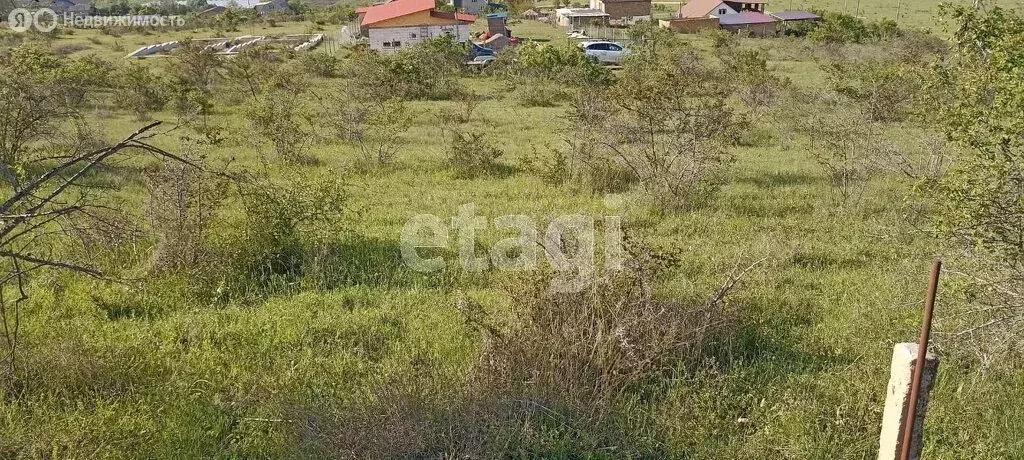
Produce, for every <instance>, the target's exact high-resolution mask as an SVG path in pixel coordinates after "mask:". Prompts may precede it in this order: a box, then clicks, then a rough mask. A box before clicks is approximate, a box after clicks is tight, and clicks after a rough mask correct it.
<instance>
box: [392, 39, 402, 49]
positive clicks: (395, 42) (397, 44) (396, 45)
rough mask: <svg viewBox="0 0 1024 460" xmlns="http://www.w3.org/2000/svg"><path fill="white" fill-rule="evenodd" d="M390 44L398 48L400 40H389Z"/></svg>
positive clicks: (400, 44) (400, 43)
mask: <svg viewBox="0 0 1024 460" xmlns="http://www.w3.org/2000/svg"><path fill="white" fill-rule="evenodd" d="M391 46H394V47H395V48H398V47H399V46H402V42H400V41H398V40H395V41H393V42H391Z"/></svg>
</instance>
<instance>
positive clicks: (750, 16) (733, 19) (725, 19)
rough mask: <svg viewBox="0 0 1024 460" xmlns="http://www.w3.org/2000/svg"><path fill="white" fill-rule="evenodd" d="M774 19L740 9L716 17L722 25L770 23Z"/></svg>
mask: <svg viewBox="0 0 1024 460" xmlns="http://www.w3.org/2000/svg"><path fill="white" fill-rule="evenodd" d="M773 22H775V20H774V19H772V18H770V17H768V16H765V15H763V14H761V13H758V12H757V11H742V12H739V13H736V14H723V15H721V16H719V17H718V23H719V24H721V25H723V26H739V25H745V24H770V23H773Z"/></svg>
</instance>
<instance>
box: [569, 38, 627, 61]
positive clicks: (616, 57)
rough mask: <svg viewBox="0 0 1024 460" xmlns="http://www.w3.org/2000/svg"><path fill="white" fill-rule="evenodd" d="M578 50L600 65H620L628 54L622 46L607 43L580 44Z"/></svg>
mask: <svg viewBox="0 0 1024 460" xmlns="http://www.w3.org/2000/svg"><path fill="white" fill-rule="evenodd" d="M580 48H583V53H584V54H586V55H587V57H589V58H591V59H593V60H595V61H597V62H600V63H602V64H621V63H622V58H623V57H625V56H626V55H627V54H629V50H628V49H626V48H625V47H623V46H622V45H620V44H618V43H615V42H609V41H586V42H580Z"/></svg>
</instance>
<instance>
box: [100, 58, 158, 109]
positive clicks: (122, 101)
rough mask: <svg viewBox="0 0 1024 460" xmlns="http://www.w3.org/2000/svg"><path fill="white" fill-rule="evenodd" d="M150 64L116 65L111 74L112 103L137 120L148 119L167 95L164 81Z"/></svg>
mask: <svg viewBox="0 0 1024 460" xmlns="http://www.w3.org/2000/svg"><path fill="white" fill-rule="evenodd" d="M150 69H151V67H150V66H145V65H140V64H134V63H130V64H128V65H123V66H120V67H118V68H117V69H116V70H115V71H114V72H113V74H112V75H111V86H112V87H113V89H114V92H113V102H114V105H115V106H116V107H118V108H120V109H121V110H125V111H127V112H129V113H131V114H133V115H135V118H136V119H137V120H148V119H149V115H150V113H152V112H154V111H157V110H160V109H162V108H163V107H164V105H165V104H167V102H168V100H169V97H168V95H167V89H166V88H165V87H164V82H163V81H161V80H160V77H158V76H157V75H156V74H154V73H153V72H152V70H150Z"/></svg>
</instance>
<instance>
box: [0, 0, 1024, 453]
mask: <svg viewBox="0 0 1024 460" xmlns="http://www.w3.org/2000/svg"><path fill="white" fill-rule="evenodd" d="M121 6H123V5H120V4H116V5H113V6H112V7H117V8H121ZM195 7H197V5H191V6H190V8H193V9H194V8H195ZM335 9H336V11H327V12H324V11H322V10H316V9H313V10H308V9H306V8H305V7H304V6H303V5H298V4H296V5H295V11H293V12H291V13H289V14H290V15H293V13H294V14H301V15H303V16H304V17H306V18H305V19H306V21H305V22H291V21H288V19H289V18H292V16H283V17H279V18H278V19H280V22H276V20H275V23H274V24H268V23H266V22H263V23H257V22H254V21H255V20H254V19H252V18H241V17H238V18H232V17H228V18H227V19H223V18H224V16H223V15H222V16H218V18H221V19H216V20H214V21H211V24H208V25H206V26H204V27H212V28H214V29H215V30H228V29H229V28H242V29H246V28H252V30H253V33H256V31H259V30H262V31H266V30H272V29H273V30H281V31H282V33H292V32H297V31H302V30H304V29H305V28H307V27H318V26H319V25H318V22H317V21H319V22H323V23H325V24H326V23H328V22H325V21H328V20H333V19H329V18H325V17H323V16H324V15H329V16H331V17H338V18H341V17H346V18H347V17H350V16H351V14H352V11H351V10H350V8H348V7H342V6H339V7H336V8H335ZM944 11H947V12H948V16H949V18H951V21H952V24H953V25H954V27H953V28H951V30H950V31H949V35H948V37H949V38H948V40H947V39H946V38H942V37H937V36H935V35H931V34H928V33H925V32H912V31H908V30H901V29H898V28H896V27H895V26H894V24H890V23H882V22H878V23H876V22H873V21H866V20H862V19H859V18H856V17H853V16H849V15H827V17H826V21H825V23H824V24H822V27H819V28H816V29H813V30H809V31H807V32H808V37H805V38H798V37H781V38H771V39H754V38H748V37H743V36H735V35H725V34H721V33H716V34H706V35H673V34H670V33H668V32H666V31H663V30H658V29H656V28H653V27H651V26H650V25H640V26H637V27H636V28H634V29H632V30H631V31H630V32H629V34H628V35H629V36H630V38H631V41H630V49H631V52H632V53H631V55H630V56H629V57H628V58H627V59H626V60H625V61H624V63H623V65H622V68H621V69H615V70H612V69H609V68H607V67H603V66H600V65H598V64H597V63H595V62H593V61H591V60H589V59H587V57H586V55H585V54H583V53H582V52H580V50H579V49H578V47H576V46H574V45H573V44H572V43H569V42H568V41H565V42H563V41H562V39H561V30H560V29H554V28H551V27H550V26H548V25H542V24H539V23H530V24H528V23H526V22H524V23H522V24H521V25H515V27H516V28H521V29H523V31H524V32H523V35H524V37H525V36H526V34H527V33H530V34H532V35H536V36H537V37H538V38H547V39H550V41H549V42H547V43H538V42H535V41H529V40H527V41H526V42H525V43H524V44H522V45H520V46H518V47H517V48H514V49H510V50H507V51H506V52H504V53H502V55H501V56H500V57H499V58H498V60H497V61H496V62H494V63H493V64H492V65H491V67H489V68H488V69H486V70H484V71H482V72H470V71H468V70H466V69H464V65H463V64H464V61H465V59H466V56H465V54H466V50H465V49H464V48H463V47H461V45H459V44H457V43H455V42H454V41H453V40H451V39H439V40H433V41H428V42H426V43H424V44H422V45H417V46H413V47H408V48H405V49H403V50H402V51H399V52H396V53H393V54H388V55H383V54H378V53H374V52H371V51H369V50H366V49H362V48H361V47H359V46H358V45H356V46H349V47H345V48H344V49H342V51H341V52H339V53H338V54H337V55H334V54H331V53H328V50H327V49H322V48H321V49H316V50H314V51H312V52H311V53H308V54H298V53H291V52H270V51H269V50H268V49H265V48H259V47H254V48H251V49H248V50H246V51H244V52H242V53H240V54H239V55H238V56H235V57H234V58H232V59H220V58H218V57H216V56H213V55H211V54H208V53H203V52H201V48H200V47H199V46H198V45H195V44H194V43H193V42H189V41H186V42H184V45H183V46H182V48H181V49H179V50H177V51H176V52H175V53H174V54H172V55H171V56H170V57H165V58H159V59H147V60H143V61H141V62H131V63H124V62H121V61H116V60H115V59H120V58H121V56H122V55H123V52H122V51H117V50H115V49H112V48H111V47H112V46H113V44H115V43H119V42H115V41H114V40H115V39H117V40H123V41H124V43H125V45H119V46H126V47H127V48H132V47H133V46H136V45H139V44H140V43H135V42H136V41H145V42H148V41H160V40H164V39H183V38H185V36H184V35H183V34H182V31H165V32H160V35H148V36H147V35H140V34H141V33H142V32H140V31H134V30H107V31H76V32H75V33H74V34H72V35H69V34H66V33H64V32H57V33H55V34H53V35H52V36H47V37H27V36H26V38H19V39H9V38H7V37H0V38H2V41H0V43H3V45H2V46H3V48H2V49H0V64H2V65H0V115H3V116H0V149H2V151H0V154H2V163H3V164H2V166H3V171H2V172H3V179H4V180H3V181H2V183H3V187H4V191H5V195H6V196H8V197H10V198H11V200H10V203H11V204H10V205H4V208H3V216H2V217H3V218H2V219H0V220H2V226H0V243H3V246H2V248H0V250H2V252H0V266H2V268H3V272H2V277H0V306H2V311H0V316H2V319H3V326H4V328H3V330H2V332H3V333H2V335H0V358H2V360H3V361H2V365H3V367H2V369H0V456H3V457H13V458H36V457H80V456H87V457H119V458H123V457H132V458H134V457H228V458H242V457H275V458H276V457H289V458H290V457H300V458H306V457H310V458H322V457H344V458H420V457H423V458H446V457H468V458H494V457H544V458H578V457H579V458H792V459H804V458H865V457H873V456H874V455H875V454H876V450H877V433H878V429H879V424H880V421H881V410H882V404H883V401H884V398H885V393H886V389H885V388H886V382H887V381H888V378H889V375H888V372H889V358H890V353H891V349H892V345H893V343H895V342H903V341H911V340H914V339H915V338H916V333H917V330H918V327H919V321H920V313H919V306H920V301H921V298H922V296H923V290H924V284H925V273H926V269H927V265H928V262H929V260H930V259H931V258H933V257H942V258H944V259H945V260H946V261H947V266H948V267H949V271H948V272H947V274H946V275H944V276H945V277H944V279H943V285H942V290H941V294H940V300H939V304H940V309H939V312H938V324H937V325H936V327H937V330H936V341H935V346H936V351H938V352H939V353H940V354H941V355H942V358H943V360H944V362H943V364H942V366H941V368H940V377H939V380H938V381H937V383H936V387H935V390H934V393H933V397H932V402H931V405H930V407H929V411H928V419H927V420H928V421H927V424H926V426H925V443H926V450H925V452H924V456H925V457H926V458H939V459H953V458H979V459H980V458H1014V457H1018V456H1020V455H1021V452H1024V445H1022V444H1021V443H1022V440H1024V425H1022V424H1021V422H1020V420H1019V414H1020V413H1021V411H1022V410H1024V408H1022V406H1021V404H1022V402H1021V401H1024V393H1022V391H1024V390H1022V389H1024V385H1022V383H1024V374H1022V372H1021V370H1020V369H1021V366H1020V364H1021V359H1022V357H1021V356H1020V354H1019V349H1020V347H1019V337H1020V332H1021V331H1020V327H1019V325H1020V318H1021V315H1020V312H1021V307H1020V306H1019V304H1018V302H1017V301H1018V299H1019V295H1018V293H1020V292H1021V289H1022V286H1021V281H1022V280H1021V277H1020V276H1019V274H1020V269H1021V266H1020V265H1021V261H1022V260H1024V258H1022V255H1024V249H1022V245H1021V240H1020V234H1021V231H1020V230H1021V228H1020V227H1021V225H1020V223H1021V222H1022V219H1021V216H1022V215H1024V214H1022V211H1024V209H1022V208H1021V196H1022V195H1021V190H1024V188H1022V187H1021V185H1022V184H1024V182H1021V177H1022V172H1021V171H1020V168H1021V165H1022V164H1024V159H1022V158H1020V154H1021V152H1022V149H1021V147H1022V145H1024V144H1022V142H1021V139H1022V136H1021V133H1022V132H1024V125H1022V124H1021V123H1022V122H1021V120H1020V116H1019V114H1020V113H1021V111H1022V110H1024V107H1022V104H1021V101H1022V100H1024V93H1022V92H1021V87H1022V86H1021V84H1020V81H1021V79H1020V78H1019V77H1020V69H1022V68H1024V56H1022V50H1024V42H1022V41H1021V40H1022V37H1024V20H1022V19H1021V17H1020V16H1019V15H1018V14H1016V13H1013V12H1011V11H1008V10H1001V9H991V10H989V11H987V12H977V11H975V10H972V9H963V8H954V9H950V10H944ZM309 16H312V17H313V18H312V19H311V18H309ZM310 20H312V21H313V22H312V23H311V22H310ZM338 20H339V21H340V20H341V19H338ZM311 24H312V25H311ZM479 26H480V25H477V27H479ZM145 33H153V32H151V31H146V32H145ZM247 33H248V32H247ZM275 33H276V32H275ZM115 35H118V36H116V37H115ZM197 35H198V34H197ZM527 38H529V37H527ZM90 39H91V40H90ZM22 42H28V43H22ZM97 42H98V43H97ZM72 43H76V44H77V43H82V44H87V45H84V46H88V47H89V48H88V49H77V50H74V51H73V52H70V54H67V55H64V56H59V54H63V53H58V51H59V47H61V46H63V45H68V44H72ZM950 44H952V45H954V46H950ZM72 48H75V47H72ZM72 48H63V51H64V52H69V51H70V50H72ZM142 120H147V121H142ZM148 120H159V121H162V122H163V123H162V124H156V123H155V122H151V121H148ZM143 126H145V129H143V130H139V129H140V128H141V127H143ZM137 130H139V131H137ZM133 133H134V134H133ZM69 162H70V163H69ZM82 162H84V163H85V164H87V165H85V166H83V163H82ZM53 171H57V172H56V173H53ZM47 177H49V178H51V179H52V181H50V182H45V183H44V184H43V185H42V186H38V187H36V186H35V185H33V184H36V183H37V180H39V179H40V178H47ZM62 184H63V185H62ZM26 190H27V191H28V192H26ZM54 192H57V193H55V194H54V195H52V196H53V197H57V199H54V198H47V197H50V196H51V195H50V194H51V193H54ZM465 205H472V206H465ZM466 209H472V210H473V212H475V216H476V217H479V218H481V219H474V220H472V221H471V222H472V225H474V226H475V227H474V229H475V237H476V241H475V245H474V246H472V247H471V248H470V249H472V250H473V253H472V254H469V255H470V256H475V257H477V258H484V256H491V257H492V258H495V257H498V256H501V257H514V256H517V255H523V254H532V255H533V256H535V257H536V258H537V259H538V260H539V261H540V263H539V265H538V267H537V269H536V270H532V271H505V270H502V269H500V268H497V267H493V266H491V267H489V268H483V269H477V268H476V267H467V266H464V265H462V264H461V263H460V260H459V259H460V256H463V257H465V256H466V254H464V253H462V252H463V251H464V248H462V247H460V246H459V242H460V241H461V240H462V239H463V236H464V234H463V233H461V232H462V230H464V229H460V230H459V231H456V230H454V229H451V228H449V227H448V222H451V221H453V220H456V219H464V218H465V216H464V215H463V213H464V211H465V210H466ZM422 215H434V216H436V217H437V218H438V219H439V220H440V222H442V224H441V227H442V229H448V230H449V237H448V239H447V244H442V245H439V246H438V247H423V248H419V250H418V251H419V254H420V255H421V256H424V257H439V258H440V259H441V260H442V261H443V263H442V264H441V266H440V268H439V269H438V270H436V271H433V272H421V271H417V270H414V269H413V268H412V267H410V266H409V265H407V264H406V263H405V262H404V261H403V248H402V246H401V243H402V241H401V237H402V235H403V234H404V233H405V230H406V224H407V223H408V222H410V221H411V220H413V219H414V218H416V217H417V216H422ZM452 216H455V217H454V218H453V219H449V218H450V217H452ZM500 216H505V217H506V218H508V217H525V218H526V220H528V221H529V222H530V224H531V225H532V226H534V230H536V231H537V233H536V234H529V233H527V234H525V236H524V235H523V234H518V235H516V234H514V232H515V227H505V226H504V224H507V219H501V220H499V217H500ZM588 217H590V218H593V222H592V223H591V224H590V225H593V226H594V229H595V234H596V235H598V237H597V238H596V240H597V241H596V242H594V241H591V242H590V243H596V247H597V249H596V250H595V252H594V253H593V254H590V255H589V256H590V257H591V259H589V260H588V258H587V257H588V254H587V249H588V246H587V244H588V241H587V238H585V237H583V236H580V235H566V234H558V235H555V236H556V237H553V236H552V235H551V234H550V233H545V229H547V230H549V231H550V228H551V226H552V225H556V224H558V223H560V222H562V223H564V221H565V220H566V219H569V218H571V220H574V221H576V220H583V221H586V218H588ZM480 220H482V221H483V222H484V223H483V224H479V221H480ZM619 226H621V233H622V234H623V235H624V236H623V239H624V249H623V252H622V254H620V255H621V257H622V260H621V261H620V262H621V264H619V265H621V268H622V269H621V270H615V269H614V268H616V267H617V264H616V260H617V255H616V253H615V252H614V250H612V249H610V247H609V246H606V245H605V242H606V241H607V240H605V238H610V237H609V235H613V236H614V235H615V234H616V231H617V229H618V227H619ZM515 237H519V238H520V240H519V241H520V242H525V245H524V246H521V247H517V248H512V249H508V241H509V239H510V238H515ZM495 247H496V248H498V249H508V250H507V251H504V253H502V251H500V250H498V249H494V250H492V249H493V248H495ZM555 253H560V254H563V256H571V257H576V258H575V259H573V260H574V261H576V262H581V261H582V262H588V261H589V262H590V264H581V265H577V266H573V268H574V269H576V270H578V271H577V272H572V273H570V274H577V275H580V276H581V277H583V278H584V279H588V280H589V281H590V282H589V283H587V284H586V286H585V288H584V289H582V290H579V291H573V292H561V291H557V290H552V289H551V286H552V283H553V280H556V279H559V278H560V277H561V276H565V275H566V272H563V271H560V270H559V265H558V264H557V261H556V262H549V261H548V260H549V258H550V257H552V254H555ZM484 260H487V259H484ZM584 275H587V276H590V277H589V278H588V277H586V276H584Z"/></svg>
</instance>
